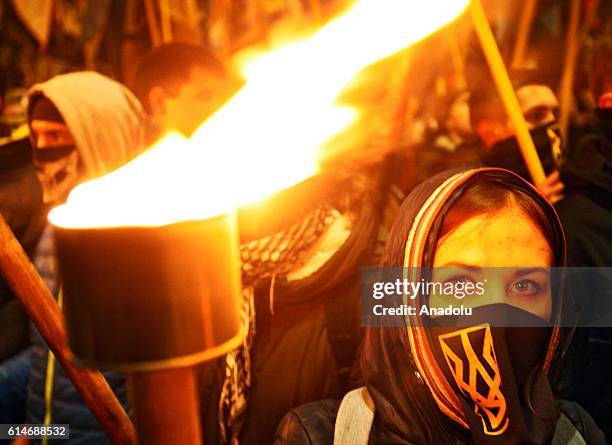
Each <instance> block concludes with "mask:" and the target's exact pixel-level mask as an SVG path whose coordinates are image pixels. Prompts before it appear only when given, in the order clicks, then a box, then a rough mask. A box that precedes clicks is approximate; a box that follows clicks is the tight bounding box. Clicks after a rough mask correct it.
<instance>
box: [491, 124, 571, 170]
mask: <svg viewBox="0 0 612 445" xmlns="http://www.w3.org/2000/svg"><path fill="white" fill-rule="evenodd" d="M529 133H530V134H531V138H532V139H533V143H534V145H535V147H536V151H537V152H538V156H539V158H540V160H541V162H542V166H543V167H544V172H545V173H546V174H547V175H548V174H550V173H552V171H553V170H555V169H556V168H558V167H559V165H560V164H561V160H562V154H563V143H562V140H561V135H560V132H559V128H558V124H557V123H552V124H547V125H544V126H541V127H538V128H534V129H533V130H530V131H529ZM480 159H481V161H482V162H483V164H485V165H486V166H487V167H501V168H505V169H508V170H510V171H513V172H514V173H516V174H518V175H519V176H521V177H522V178H523V179H526V180H527V181H530V180H531V177H530V175H529V171H528V170H527V166H526V165H525V161H524V160H523V156H522V155H521V149H520V147H519V143H518V140H517V139H516V137H514V136H512V137H510V138H507V139H504V140H502V141H499V142H497V143H496V144H494V145H493V146H492V147H491V148H490V149H488V150H487V151H483V152H481V154H480Z"/></svg>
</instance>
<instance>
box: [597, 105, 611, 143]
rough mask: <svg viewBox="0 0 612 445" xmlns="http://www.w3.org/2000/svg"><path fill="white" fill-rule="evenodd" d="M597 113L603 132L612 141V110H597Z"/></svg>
mask: <svg viewBox="0 0 612 445" xmlns="http://www.w3.org/2000/svg"><path fill="white" fill-rule="evenodd" d="M595 113H596V114H597V118H598V119H599V128H600V129H601V132H602V133H603V134H604V135H605V136H606V137H607V138H608V139H609V140H611V141H612V108H597V109H596V110H595Z"/></svg>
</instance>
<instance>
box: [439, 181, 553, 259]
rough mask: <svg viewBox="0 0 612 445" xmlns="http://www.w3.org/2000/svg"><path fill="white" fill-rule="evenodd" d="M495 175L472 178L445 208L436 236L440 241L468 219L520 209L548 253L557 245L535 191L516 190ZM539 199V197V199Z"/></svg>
mask: <svg viewBox="0 0 612 445" xmlns="http://www.w3.org/2000/svg"><path fill="white" fill-rule="evenodd" d="M495 173H496V172H485V173H482V174H480V175H476V177H474V178H473V179H472V180H471V181H470V182H469V184H468V185H467V186H466V188H465V189H464V190H463V192H462V194H461V196H459V197H458V198H457V199H456V200H455V201H454V202H453V203H452V206H451V207H450V208H449V209H448V211H447V213H446V215H445V216H444V219H443V222H442V226H441V227H440V230H439V232H438V234H437V238H438V239H440V238H441V237H443V236H444V235H446V234H448V233H449V232H451V231H452V230H453V229H455V228H457V227H458V226H459V225H461V224H462V223H463V222H465V221H467V220H468V219H470V218H472V217H474V216H478V215H486V214H490V213H493V212H496V211H498V210H501V209H504V208H507V207H509V206H512V207H515V208H517V209H518V210H520V211H521V212H522V213H523V214H524V215H525V216H527V218H529V220H530V221H531V222H533V223H534V224H535V225H536V226H537V227H538V228H539V230H540V232H541V233H542V235H543V236H544V238H546V241H547V242H548V245H549V246H550V248H551V250H554V248H555V246H556V245H557V244H556V243H557V240H555V239H554V234H555V233H556V230H555V228H554V226H553V224H552V222H551V220H550V216H549V215H547V214H546V212H545V210H544V207H543V206H542V204H544V205H547V204H545V203H538V202H537V200H536V199H534V198H536V197H539V196H538V195H537V194H536V193H535V192H533V191H530V192H528V191H527V190H528V189H527V188H526V187H517V186H516V185H515V184H512V183H509V182H508V177H507V175H506V176H505V177H504V178H500V177H496V176H497V175H496V174H495ZM541 199H543V198H541Z"/></svg>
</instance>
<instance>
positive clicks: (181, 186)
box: [49, 0, 467, 445]
mask: <svg viewBox="0 0 612 445" xmlns="http://www.w3.org/2000/svg"><path fill="white" fill-rule="evenodd" d="M466 6H467V0H461V1H459V0H430V1H428V2H409V1H406V0H361V1H357V2H355V3H354V4H353V6H351V7H350V8H349V9H348V10H347V11H346V12H345V13H344V14H342V15H341V16H339V17H338V18H336V19H334V20H333V21H331V22H329V23H328V24H327V25H325V26H324V27H322V28H321V29H320V30H319V31H317V32H316V33H315V34H314V35H312V36H310V37H308V38H305V39H302V40H296V41H293V42H289V43H284V44H282V45H280V46H278V47H277V49H275V50H273V51H269V52H267V53H264V54H257V55H251V56H249V57H245V58H243V59H241V61H240V62H239V63H240V67H241V71H242V73H243V74H244V77H245V79H246V83H245V86H244V87H243V88H242V89H241V90H240V91H239V92H238V93H237V94H236V95H235V96H234V97H233V98H232V99H231V100H230V101H228V102H227V103H226V104H225V105H224V106H223V107H222V108H221V109H219V110H218V111H217V112H216V113H215V114H214V115H213V116H212V117H211V118H210V119H208V120H207V121H206V122H204V123H203V124H202V125H201V126H200V128H199V129H198V130H197V131H196V133H195V134H194V135H193V136H192V138H191V139H189V140H186V139H184V138H182V137H180V136H178V135H176V134H169V135H167V136H166V137H165V138H163V139H162V140H161V141H160V142H159V143H158V144H156V145H155V146H154V147H152V148H150V149H149V150H147V151H146V152H145V153H143V154H142V155H141V156H139V157H138V158H136V159H134V160H133V161H131V162H130V163H128V164H126V165H125V166H123V167H122V168H120V169H118V170H116V171H114V172H112V173H110V174H108V175H106V176H103V177H101V178H98V179H95V180H93V181H89V182H86V183H84V184H82V185H80V186H78V187H77V188H76V189H75V190H73V192H72V193H71V194H70V196H69V198H68V200H67V203H66V204H65V205H63V206H60V207H57V208H55V209H53V210H52V212H51V213H50V216H49V218H50V221H51V222H52V223H53V224H54V226H55V227H56V238H57V247H58V256H59V263H60V268H61V270H62V276H63V282H64V305H65V306H64V307H65V314H66V321H67V327H68V334H69V339H70V346H71V348H72V350H73V352H74V356H75V357H76V360H77V361H78V362H80V363H82V364H84V365H87V366H91V367H96V368H103V369H104V368H108V369H118V370H126V371H128V372H129V373H130V374H129V375H130V378H129V381H130V385H129V390H130V395H131V403H132V406H133V408H134V411H135V420H136V427H137V430H138V435H139V439H140V443H141V445H143V444H149V443H189V444H192V443H193V444H196V443H199V442H200V434H201V431H200V427H199V422H198V420H197V412H198V410H197V403H198V401H197V393H196V387H195V383H194V378H193V373H192V371H191V366H193V365H194V364H196V363H198V362H200V361H204V360H207V359H211V358H213V357H217V356H220V355H222V354H224V353H225V352H227V351H228V350H229V349H231V348H233V347H235V346H236V345H237V344H238V343H239V342H240V341H241V339H242V336H243V332H242V330H241V326H242V324H241V322H240V314H239V308H240V296H239V294H240V292H239V291H240V281H239V267H238V266H239V264H238V260H237V257H238V250H237V235H236V225H235V220H234V217H233V216H232V215H233V210H234V209H236V208H238V207H239V206H242V205H244V204H247V203H251V202H254V201H257V200H260V199H263V198H265V197H266V196H269V195H271V194H273V193H275V192H278V191H281V190H283V189H286V188H289V187H292V186H294V185H295V184H297V183H299V182H302V181H304V180H306V179H307V178H309V177H311V176H313V175H315V174H316V173H317V171H318V165H319V164H320V162H321V161H322V159H323V157H322V156H321V153H323V152H325V151H326V150H321V149H322V148H329V147H326V144H327V142H328V141H329V140H330V139H331V138H332V137H333V136H335V135H337V134H338V133H340V132H341V131H343V130H345V129H346V128H348V127H349V125H350V124H351V123H352V122H353V121H354V120H355V117H356V114H357V112H356V110H353V109H349V108H347V107H343V106H340V105H338V104H337V103H336V100H337V97H338V96H339V94H340V93H341V91H342V90H343V88H344V87H345V86H346V85H347V84H348V83H349V82H350V81H351V79H352V78H353V77H354V76H355V75H356V74H358V73H359V72H360V71H361V70H362V69H363V68H365V67H367V66H368V65H370V64H372V63H374V62H376V61H378V60H380V59H383V58H385V57H388V56H390V55H392V54H394V53H396V52H398V51H400V50H401V49H403V48H405V47H407V46H408V45H410V44H413V43H415V42H416V41H418V40H420V39H422V38H424V37H426V36H427V35H429V34H431V33H432V32H434V31H435V30H436V29H438V28H439V27H441V26H442V25H444V24H446V23H448V22H449V21H451V20H452V19H454V18H455V17H456V16H458V15H459V14H461V13H462V12H463V10H464V9H465V8H466Z"/></svg>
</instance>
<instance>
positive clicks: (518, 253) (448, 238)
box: [434, 207, 552, 267]
mask: <svg viewBox="0 0 612 445" xmlns="http://www.w3.org/2000/svg"><path fill="white" fill-rule="evenodd" d="M449 262H460V263H464V264H472V265H478V266H482V267H528V266H529V267H549V266H550V265H551V263H552V251H551V248H550V246H549V245H548V242H547V240H546V238H545V237H544V235H543V234H542V232H541V231H540V229H539V228H538V226H537V225H536V224H535V223H534V222H533V221H531V220H530V219H529V218H528V217H527V216H526V215H524V214H522V213H521V212H520V211H517V210H516V209H513V208H511V207H509V208H507V209H502V210H499V211H497V212H495V213H492V214H491V213H489V214H481V215H476V216H473V217H471V218H469V219H467V220H466V221H464V222H463V223H461V224H460V225H459V226H457V227H456V228H455V229H453V230H451V231H450V232H449V233H448V234H446V235H445V236H444V237H443V238H441V239H440V240H439V241H438V246H437V249H436V254H435V258H434V266H440V265H443V264H446V263H449Z"/></svg>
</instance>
